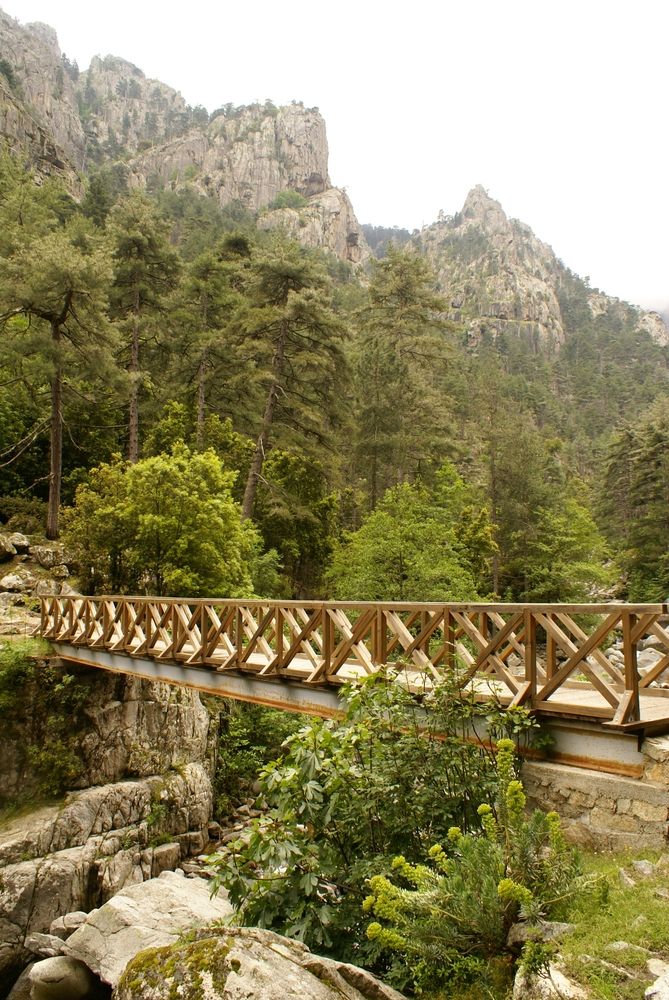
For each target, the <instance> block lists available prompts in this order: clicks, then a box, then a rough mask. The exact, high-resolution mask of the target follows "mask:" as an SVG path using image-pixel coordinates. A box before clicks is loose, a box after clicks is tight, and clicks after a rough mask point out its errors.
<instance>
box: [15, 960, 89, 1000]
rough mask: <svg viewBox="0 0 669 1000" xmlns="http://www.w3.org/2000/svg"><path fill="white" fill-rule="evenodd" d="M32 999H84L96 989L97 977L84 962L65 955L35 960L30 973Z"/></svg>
mask: <svg viewBox="0 0 669 1000" xmlns="http://www.w3.org/2000/svg"><path fill="white" fill-rule="evenodd" d="M28 978H29V979H30V984H31V991H30V997H31V1000H84V998H85V997H90V996H91V995H92V994H93V993H94V991H95V986H96V982H95V978H94V977H93V975H92V974H91V972H90V970H89V969H88V968H87V967H86V966H85V965H84V963H83V962H77V961H76V960H75V959H73V958H67V957H66V956H65V955H58V956H57V957H55V958H45V959H44V960H43V961H42V962H35V964H34V965H33V966H32V968H31V969H30V972H29V974H28Z"/></svg>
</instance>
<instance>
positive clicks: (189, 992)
mask: <svg viewBox="0 0 669 1000" xmlns="http://www.w3.org/2000/svg"><path fill="white" fill-rule="evenodd" d="M189 938H190V939H189V940H188V941H185V940H183V939H182V940H180V941H178V942H176V943H175V944H172V945H168V946H166V947H165V946H163V947H158V948H155V947H154V948H151V949H149V950H148V951H144V952H142V954H141V955H138V956H137V957H136V958H135V959H134V960H133V961H131V962H130V963H129V965H128V966H127V968H126V970H125V972H124V973H123V975H122V976H121V978H120V981H119V983H118V986H117V987H116V990H115V991H114V996H115V1000H169V998H170V997H173V996H175V995H176V996H178V997H179V998H180V1000H199V998H201V997H206V998H207V1000H242V998H244V1000H402V994H400V993H398V992H397V991H396V990H393V989H391V987H389V986H386V985H385V984H384V983H382V982H380V981H379V980H378V979H376V977H375V976H373V975H372V974H371V973H370V972H366V971H365V970H364V969H360V968H358V967H357V966H354V965H347V964H346V963H344V962H337V961H334V960H333V959H329V958H321V957H320V956H318V955H313V954H312V953H311V952H310V951H309V949H308V948H307V947H306V945H303V944H301V943H300V942H298V941H291V940H289V939H288V938H284V937H281V936H280V935H278V934H274V933H273V932H272V931H265V930H258V929H256V928H244V927H208V928H206V929H203V930H200V931H198V932H197V933H196V934H195V935H189Z"/></svg>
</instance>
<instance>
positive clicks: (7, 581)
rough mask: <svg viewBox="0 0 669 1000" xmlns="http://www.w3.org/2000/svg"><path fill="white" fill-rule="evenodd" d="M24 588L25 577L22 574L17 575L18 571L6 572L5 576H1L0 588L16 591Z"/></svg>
mask: <svg viewBox="0 0 669 1000" xmlns="http://www.w3.org/2000/svg"><path fill="white" fill-rule="evenodd" d="M25 589H26V579H25V577H24V576H23V575H21V576H19V574H18V573H8V574H7V576H3V577H2V579H1V580H0V590H6V591H11V592H12V593H17V592H19V591H22V590H25Z"/></svg>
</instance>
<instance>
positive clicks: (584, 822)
mask: <svg viewBox="0 0 669 1000" xmlns="http://www.w3.org/2000/svg"><path fill="white" fill-rule="evenodd" d="M641 752H642V754H643V757H644V762H645V763H644V773H643V775H642V776H641V777H640V778H626V777H619V776H617V775H612V774H604V773H602V772H600V771H594V770H592V771H591V770H588V769H586V768H577V767H572V766H570V765H567V764H556V763H553V762H551V761H526V762H525V763H524V764H523V767H522V774H521V777H522V779H523V783H524V785H525V791H526V793H527V796H528V804H529V805H530V807H532V808H539V809H544V810H550V809H555V810H556V811H557V812H558V813H559V814H560V817H561V818H562V821H563V828H564V830H565V832H566V834H567V836H568V838H569V839H570V840H571V841H573V842H575V843H579V844H582V845H583V846H587V847H592V848H601V849H606V850H621V849H624V848H627V847H630V848H639V847H650V848H656V849H661V848H664V847H666V846H667V841H668V839H669V737H662V738H660V739H651V740H646V741H645V743H644V744H643V746H642V748H641Z"/></svg>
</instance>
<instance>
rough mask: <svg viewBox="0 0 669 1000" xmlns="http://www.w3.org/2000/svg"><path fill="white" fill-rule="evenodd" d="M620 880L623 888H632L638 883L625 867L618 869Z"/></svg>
mask: <svg viewBox="0 0 669 1000" xmlns="http://www.w3.org/2000/svg"><path fill="white" fill-rule="evenodd" d="M618 880H619V881H620V884H621V886H622V887H623V889H631V888H632V887H633V886H635V885H636V882H635V881H634V879H633V878H632V876H631V875H630V874H629V872H626V871H625V869H624V868H619V869H618Z"/></svg>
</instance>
